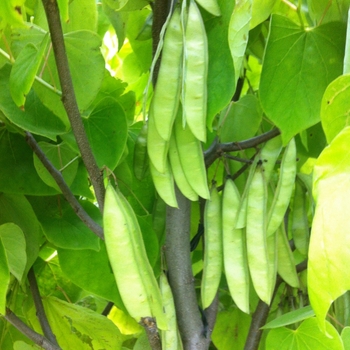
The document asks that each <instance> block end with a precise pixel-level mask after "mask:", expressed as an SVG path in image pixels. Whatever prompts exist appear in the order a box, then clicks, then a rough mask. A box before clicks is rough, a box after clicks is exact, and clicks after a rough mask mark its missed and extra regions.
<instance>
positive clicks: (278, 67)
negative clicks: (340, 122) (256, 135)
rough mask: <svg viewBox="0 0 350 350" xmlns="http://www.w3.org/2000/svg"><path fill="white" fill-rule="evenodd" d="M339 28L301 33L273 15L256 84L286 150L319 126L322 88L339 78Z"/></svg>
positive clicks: (331, 25) (341, 38)
mask: <svg viewBox="0 0 350 350" xmlns="http://www.w3.org/2000/svg"><path fill="white" fill-rule="evenodd" d="M343 46H344V28H343V25H342V24H340V23H327V24H325V25H321V26H318V27H316V28H313V29H302V28H300V27H299V26H298V25H296V24H295V23H294V22H292V21H290V20H289V19H288V18H285V17H282V16H279V15H273V16H272V20H271V27H270V34H269V39H268V43H267V46H266V52H265V57H264V63H263V69H262V73H261V81H260V99H261V103H262V106H263V109H264V111H265V113H266V115H267V116H268V118H269V119H271V121H272V122H273V123H275V124H276V126H277V127H278V128H279V129H280V130H281V132H282V140H283V143H284V144H286V143H287V142H288V141H289V140H290V139H291V138H292V137H293V136H294V135H296V134H297V133H299V132H300V131H302V130H304V129H306V128H308V127H310V126H312V125H314V124H316V123H317V122H318V121H319V118H320V117H319V114H320V102H321V99H322V95H323V93H324V91H325V89H326V87H327V85H328V84H329V83H330V82H331V81H332V80H333V79H335V78H336V77H337V76H338V75H340V74H341V73H342V68H343V67H342V65H343V54H344V51H343V50H344V49H343Z"/></svg>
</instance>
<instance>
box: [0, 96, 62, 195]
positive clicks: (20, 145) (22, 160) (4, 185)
mask: <svg viewBox="0 0 350 350" xmlns="http://www.w3.org/2000/svg"><path fill="white" fill-rule="evenodd" d="M0 96H1V94H0ZM0 99H1V97H0ZM0 154H1V157H0V169H1V171H0V191H1V192H10V193H23V194H29V195H50V194H51V195H52V194H55V193H56V192H57V191H56V190H54V189H53V188H51V187H49V186H47V185H46V184H45V183H44V182H43V181H42V180H41V179H40V177H39V175H38V173H37V172H36V170H35V168H34V164H33V152H32V150H31V149H30V148H29V147H28V144H27V143H26V142H25V141H24V138H23V137H22V136H20V135H19V134H13V133H10V132H8V131H6V130H4V131H2V132H0Z"/></svg>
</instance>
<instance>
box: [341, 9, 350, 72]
mask: <svg viewBox="0 0 350 350" xmlns="http://www.w3.org/2000/svg"><path fill="white" fill-rule="evenodd" d="M349 11H350V9H349ZM349 73H350V16H349V12H348V21H347V26H346V42H345V56H344V68H343V74H349Z"/></svg>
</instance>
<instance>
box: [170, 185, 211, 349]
mask: <svg viewBox="0 0 350 350" xmlns="http://www.w3.org/2000/svg"><path fill="white" fill-rule="evenodd" d="M175 187H176V186H175ZM175 191H176V199H177V203H178V205H179V209H177V208H172V207H169V206H167V218H166V219H167V220H166V240H165V257H166V261H167V267H168V276H169V284H170V286H171V290H172V292H173V295H174V302H175V309H176V316H177V320H178V326H179V330H180V334H181V338H182V342H183V346H184V349H186V350H192V349H193V350H194V349H204V348H205V346H206V341H207V340H206V338H205V337H204V327H203V323H202V319H201V314H200V312H199V308H198V304H197V297H196V291H195V287H194V277H193V274H192V263H191V256H190V223H191V204H190V201H189V200H188V199H187V198H185V197H184V196H183V195H182V193H181V192H180V191H179V189H178V188H177V187H176V188H175Z"/></svg>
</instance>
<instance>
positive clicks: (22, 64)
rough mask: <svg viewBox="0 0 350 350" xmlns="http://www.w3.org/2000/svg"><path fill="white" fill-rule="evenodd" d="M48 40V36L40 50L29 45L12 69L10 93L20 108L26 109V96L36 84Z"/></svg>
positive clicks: (20, 54)
mask: <svg viewBox="0 0 350 350" xmlns="http://www.w3.org/2000/svg"><path fill="white" fill-rule="evenodd" d="M48 39H49V36H48V35H46V36H45V37H44V39H43V41H42V43H41V45H40V46H39V48H38V47H36V46H35V45H33V44H31V43H30V44H27V45H26V46H25V47H24V48H23V50H22V51H21V52H20V53H19V55H18V56H17V58H16V61H15V63H14V65H13V67H12V69H11V75H10V92H11V96H12V98H13V100H14V102H15V103H16V105H17V106H18V107H22V108H24V103H25V100H26V96H27V95H28V93H29V91H30V89H31V88H32V85H33V83H34V80H35V76H36V73H37V71H38V69H39V67H40V64H41V61H42V59H43V56H44V52H45V49H46V46H47V43H48Z"/></svg>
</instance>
